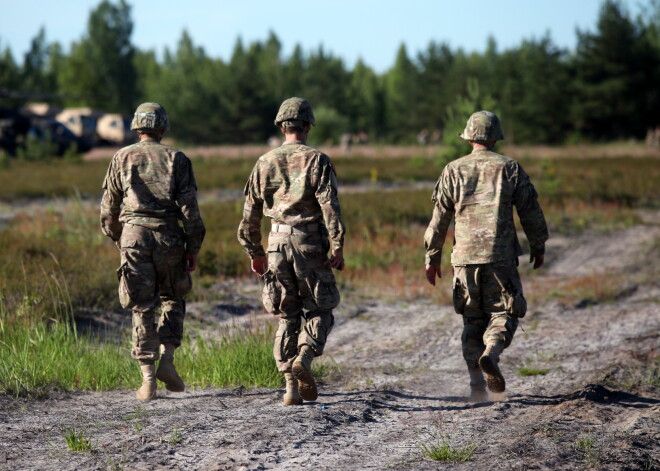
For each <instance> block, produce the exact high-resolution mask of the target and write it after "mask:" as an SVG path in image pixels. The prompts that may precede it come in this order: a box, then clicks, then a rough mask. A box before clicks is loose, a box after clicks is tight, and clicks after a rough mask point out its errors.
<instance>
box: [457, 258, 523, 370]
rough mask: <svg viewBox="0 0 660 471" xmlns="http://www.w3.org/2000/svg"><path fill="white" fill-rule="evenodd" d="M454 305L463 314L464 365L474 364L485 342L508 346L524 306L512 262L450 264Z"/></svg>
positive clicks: (477, 364)
mask: <svg viewBox="0 0 660 471" xmlns="http://www.w3.org/2000/svg"><path fill="white" fill-rule="evenodd" d="M454 309H455V310H456V313H457V314H462V315H463V334H462V336H461V342H462V346H463V358H465V362H466V363H467V366H468V368H478V367H479V363H478V362H479V357H481V355H482V353H483V351H484V349H485V344H486V343H488V342H489V341H496V342H500V343H501V344H502V345H503V347H504V348H506V347H508V346H509V345H510V344H511V340H512V339H513V335H514V334H515V332H516V329H517V328H518V318H521V317H523V316H524V315H525V312H526V310H527V302H526V301H525V298H524V297H523V292H522V284H521V283H520V277H519V276H518V270H517V268H516V266H515V265H514V264H513V263H511V264H483V265H467V266H456V267H454Z"/></svg>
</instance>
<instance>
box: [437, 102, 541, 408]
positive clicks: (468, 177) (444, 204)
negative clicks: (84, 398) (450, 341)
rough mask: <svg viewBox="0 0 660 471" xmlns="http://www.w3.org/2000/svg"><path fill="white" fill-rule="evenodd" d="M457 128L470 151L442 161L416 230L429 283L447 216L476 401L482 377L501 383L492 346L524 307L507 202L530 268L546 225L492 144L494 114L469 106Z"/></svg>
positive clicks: (494, 386) (528, 189)
mask: <svg viewBox="0 0 660 471" xmlns="http://www.w3.org/2000/svg"><path fill="white" fill-rule="evenodd" d="M460 136H461V137H462V138H463V139H465V140H467V141H469V142H470V144H471V145H472V153H471V154H469V155H467V156H465V157H462V158H460V159H458V160H455V161H453V162H450V163H449V164H447V166H446V167H445V169H444V170H443V171H442V175H441V176H440V179H439V180H438V183H437V185H436V187H435V190H434V192H433V203H434V204H435V207H434V209H433V218H432V219H431V222H430V224H429V226H428V229H427V230H426V234H425V235H424V245H425V247H426V279H427V280H428V282H429V283H430V284H431V285H433V286H435V282H436V276H437V277H438V278H440V277H441V273H440V261H441V256H442V246H443V244H444V241H445V236H446V234H447V229H448V228H449V223H450V222H451V220H452V218H454V221H455V235H454V247H453V250H452V255H451V263H452V265H453V267H454V281H453V290H454V295H453V299H454V309H455V311H456V313H458V314H461V315H462V316H463V334H462V336H461V342H462V346H463V358H464V359H465V362H466V363H467V367H468V372H469V374H470V388H471V396H470V397H471V399H472V400H474V401H483V400H486V399H487V398H488V395H487V392H486V385H488V389H489V390H490V391H491V392H494V393H503V392H504V391H505V380H504V377H503V376H502V373H501V371H500V368H499V366H498V363H499V360H500V354H501V353H502V351H503V350H504V349H505V348H507V347H508V346H509V345H510V344H511V340H512V339H513V335H514V333H515V332H516V329H517V327H518V319H519V318H521V317H523V316H524V315H525V312H526V310H527V302H526V301H525V298H524V296H523V289H522V284H521V282H520V277H519V276H518V269H517V266H518V256H519V255H521V254H522V249H521V247H520V244H519V242H518V238H517V236H516V228H515V225H514V223H513V207H514V206H515V207H516V210H517V212H518V216H519V217H520V222H521V224H522V227H523V230H524V231H525V234H526V235H527V239H528V240H529V245H530V248H531V256H530V263H533V264H534V265H533V267H534V269H537V268H539V267H541V266H542V265H543V258H544V253H545V242H546V240H548V228H547V226H546V222H545V218H544V216H543V212H542V211H541V207H540V206H539V204H538V201H537V194H536V190H535V189H534V186H533V185H532V183H531V181H530V180H529V177H528V176H527V174H526V173H525V171H524V170H523V169H522V167H521V166H520V164H518V162H516V161H515V160H512V159H510V158H508V157H505V156H503V155H500V154H497V153H495V152H494V150H493V147H494V146H495V143H496V141H498V140H502V139H504V136H503V134H502V129H501V126H500V121H499V119H498V118H497V116H496V115H495V114H494V113H491V112H489V111H479V112H477V113H474V114H473V115H472V116H470V119H469V120H468V122H467V126H466V127H465V130H464V131H463V133H462V134H461V135H460ZM484 374H485V376H486V378H485V381H484Z"/></svg>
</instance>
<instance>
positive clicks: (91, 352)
mask: <svg viewBox="0 0 660 471" xmlns="http://www.w3.org/2000/svg"><path fill="white" fill-rule="evenodd" d="M272 334H273V329H272V327H269V326H268V325H267V326H265V327H261V328H253V329H250V330H247V329H244V330H233V331H231V332H227V333H226V335H225V336H224V337H222V339H221V340H219V341H217V342H208V341H202V340H196V341H193V340H191V339H190V338H187V339H186V340H185V342H184V343H183V345H182V347H181V348H180V349H179V350H177V359H176V364H177V367H178V369H179V371H180V373H181V376H182V377H183V379H184V381H185V382H186V384H187V385H188V386H189V387H209V386H212V387H223V386H237V385H242V386H245V387H255V386H264V387H271V388H273V387H279V386H280V385H281V383H282V377H281V374H279V373H278V372H277V370H276V369H275V368H274V365H273V359H272V338H273V335H272ZM129 351H130V350H129V342H128V339H126V340H125V341H124V342H123V344H122V345H114V344H110V343H104V342H103V341H101V340H100V339H98V338H94V337H89V336H86V335H79V334H77V333H76V332H75V330H74V329H72V328H71V327H70V326H69V325H68V324H67V323H66V322H50V323H49V322H47V321H36V322H24V321H15V320H14V321H11V320H8V319H1V320H0V392H2V393H5V394H12V395H15V396H39V395H44V394H47V393H48V392H49V391H51V390H54V389H61V390H96V391H98V390H109V389H117V388H136V387H138V386H139V384H140V381H141V376H140V371H139V368H138V363H137V362H136V361H134V360H132V359H131V358H130V355H129Z"/></svg>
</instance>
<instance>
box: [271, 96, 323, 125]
mask: <svg viewBox="0 0 660 471" xmlns="http://www.w3.org/2000/svg"><path fill="white" fill-rule="evenodd" d="M285 121H294V122H295V121H302V122H304V123H309V124H311V125H312V126H315V125H316V120H315V119H314V111H312V105H310V104H309V102H308V101H307V100H305V99H304V98H298V97H293V98H288V99H286V100H284V101H283V102H282V104H281V105H280V110H279V111H278V112H277V117H275V126H279V125H280V124H282V123H283V122H285ZM296 124H298V123H296Z"/></svg>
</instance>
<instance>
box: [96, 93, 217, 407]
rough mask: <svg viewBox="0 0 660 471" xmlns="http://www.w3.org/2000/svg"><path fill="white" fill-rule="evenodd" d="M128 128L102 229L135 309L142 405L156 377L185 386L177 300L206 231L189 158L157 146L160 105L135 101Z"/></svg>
mask: <svg viewBox="0 0 660 471" xmlns="http://www.w3.org/2000/svg"><path fill="white" fill-rule="evenodd" d="M131 129H132V130H136V131H137V133H138V136H139V139H140V141H139V142H138V143H137V144H133V145H131V146H128V147H124V148H123V149H120V150H119V151H118V152H117V153H116V154H115V155H114V157H113V158H112V161H111V162H110V167H109V168H108V173H107V174H106V177H105V181H104V183H103V189H104V193H103V199H102V201H101V228H102V230H103V233H104V234H105V235H107V236H108V237H110V238H111V239H112V240H113V241H114V242H115V244H116V245H117V247H118V248H119V250H120V251H121V266H120V267H119V269H118V270H117V275H118V277H119V300H120V302H121V305H122V306H123V307H124V308H125V309H131V310H132V311H133V348H132V350H131V355H132V357H133V358H135V359H136V360H138V361H139V362H140V369H141V370H142V375H143V383H142V387H140V389H138V391H137V392H136V394H135V396H136V398H137V399H139V400H142V401H145V400H150V399H153V398H155V397H156V379H159V380H160V381H162V382H163V383H165V386H166V387H167V389H168V390H170V391H175V392H181V391H183V390H184V389H185V385H184V384H183V381H182V380H181V377H179V375H178V373H177V371H176V369H175V368H174V350H175V349H176V348H177V347H178V346H180V345H181V338H182V336H183V319H184V316H185V312H186V303H185V301H184V299H183V297H184V296H185V295H186V294H187V293H188V292H189V291H190V289H191V288H192V281H191V278H190V272H192V271H194V270H195V268H196V267H197V253H198V252H199V248H200V246H201V244H202V240H203V239H204V234H205V229H204V223H203V222H202V218H201V216H200V214H199V208H198V206H197V184H196V182H195V175H194V174H193V169H192V164H191V163H190V160H189V159H188V157H186V156H185V155H184V153H183V152H181V151H179V150H177V149H174V148H173V147H169V146H166V145H163V144H161V143H160V140H161V138H162V137H163V134H164V133H165V131H168V130H169V120H168V117H167V112H166V111H165V108H163V107H162V106H160V105H159V104H157V103H143V104H141V105H140V106H138V108H137V110H136V111H135V115H134V117H133V121H132V123H131ZM179 221H181V222H182V223H183V227H181V225H180V223H179ZM158 306H160V317H159V318H158V319H157V318H156V310H157V308H158ZM156 321H158V326H157V327H156ZM159 349H160V354H159ZM159 356H160V361H159V363H158V370H156V367H155V362H156V361H157V360H158V359H159Z"/></svg>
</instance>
